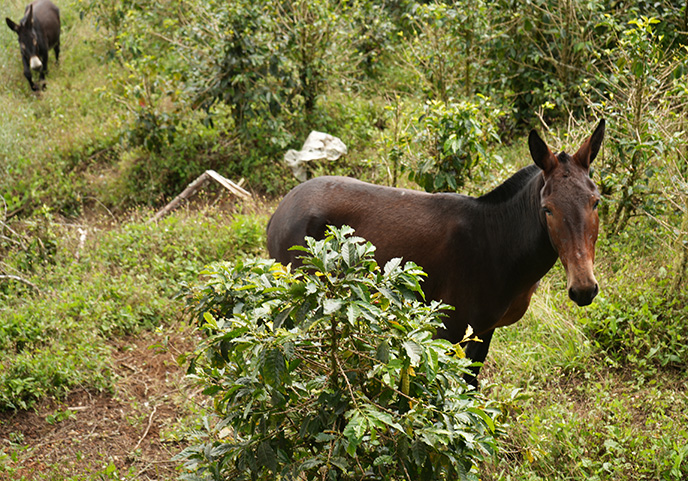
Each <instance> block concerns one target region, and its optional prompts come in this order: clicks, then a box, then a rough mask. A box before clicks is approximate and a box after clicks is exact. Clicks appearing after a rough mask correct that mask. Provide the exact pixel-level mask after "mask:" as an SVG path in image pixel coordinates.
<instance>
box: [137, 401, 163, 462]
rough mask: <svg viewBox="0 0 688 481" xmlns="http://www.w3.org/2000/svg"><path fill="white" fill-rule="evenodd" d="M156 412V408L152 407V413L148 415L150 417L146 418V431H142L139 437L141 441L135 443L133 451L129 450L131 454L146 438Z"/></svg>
mask: <svg viewBox="0 0 688 481" xmlns="http://www.w3.org/2000/svg"><path fill="white" fill-rule="evenodd" d="M157 410H158V406H153V411H152V412H151V413H150V416H148V426H146V430H145V431H144V433H143V436H141V439H139V442H138V443H136V446H134V449H132V450H131V452H132V453H133V452H135V451H136V450H137V449H139V446H140V445H141V442H142V441H143V440H144V439H145V438H146V436H148V431H150V428H151V425H152V424H153V416H155V411H157Z"/></svg>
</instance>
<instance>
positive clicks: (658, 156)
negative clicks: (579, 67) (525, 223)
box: [588, 17, 688, 234]
mask: <svg viewBox="0 0 688 481" xmlns="http://www.w3.org/2000/svg"><path fill="white" fill-rule="evenodd" d="M660 23H661V22H660V20H659V19H656V18H647V17H640V18H637V19H633V20H631V21H629V22H628V25H627V26H625V27H624V26H622V25H619V24H617V23H616V21H615V20H614V18H613V17H608V18H607V20H606V22H605V25H607V27H608V28H609V29H610V30H612V31H614V32H615V33H616V34H617V35H618V39H617V41H616V43H615V46H614V48H612V49H611V51H610V52H608V57H607V58H608V62H609V63H608V65H607V68H605V69H604V70H603V71H601V72H599V73H598V78H597V81H598V82H599V84H600V87H599V88H600V89H603V92H599V91H598V92H596V94H597V97H595V98H599V101H594V100H593V99H592V98H589V100H588V101H589V103H590V105H591V107H592V108H593V110H594V111H596V112H597V114H598V115H599V116H601V117H605V118H606V119H607V120H608V122H609V125H610V127H611V128H610V129H608V132H607V140H606V144H607V145H608V148H609V154H610V155H605V156H603V157H602V158H601V159H600V162H598V164H599V173H600V190H601V192H602V194H603V195H605V196H606V197H607V198H608V199H611V200H613V202H614V203H613V207H614V208H613V209H610V206H609V205H608V206H604V207H603V209H602V214H603V221H604V222H605V224H606V225H607V229H608V232H609V233H611V234H614V233H618V232H620V231H622V230H623V229H624V228H625V227H626V225H627V224H628V221H629V219H630V218H631V216H633V215H635V214H636V212H637V211H639V210H646V211H649V212H653V213H655V212H657V208H658V207H660V206H658V205H657V204H658V199H657V195H656V193H655V192H654V189H653V186H652V185H651V182H652V178H653V176H654V175H655V174H656V173H657V172H658V169H660V168H661V167H662V164H661V162H662V160H663V158H666V157H668V156H670V155H671V154H672V153H673V152H675V151H678V150H680V149H681V146H682V145H683V143H684V142H683V140H682V139H681V136H680V135H679V136H676V135H675V134H676V133H678V132H681V131H682V130H683V129H684V128H685V125H684V122H683V120H682V118H681V116H680V115H679V116H678V117H677V114H678V112H680V111H682V110H684V109H685V107H684V105H685V100H686V93H685V87H684V86H685V82H686V73H687V71H686V68H685V64H686V59H688V50H686V49H683V50H675V49H671V48H670V47H667V46H664V45H663V44H662V42H661V39H662V36H661V35H660V34H659V33H658V32H657V26H658V25H659V24H660ZM660 204H661V203H660Z"/></svg>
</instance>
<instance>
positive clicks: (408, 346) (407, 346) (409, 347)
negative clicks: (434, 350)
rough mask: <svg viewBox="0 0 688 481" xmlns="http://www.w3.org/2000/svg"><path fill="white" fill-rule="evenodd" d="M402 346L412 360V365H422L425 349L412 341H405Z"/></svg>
mask: <svg viewBox="0 0 688 481" xmlns="http://www.w3.org/2000/svg"><path fill="white" fill-rule="evenodd" d="M402 346H403V347H404V350H405V351H406V355H407V356H408V357H409V359H410V360H411V365H412V366H414V367H415V366H418V364H419V363H420V359H421V356H422V355H423V348H422V347H421V346H420V345H418V343H417V342H416V341H414V340H412V339H406V340H404V342H403V343H402Z"/></svg>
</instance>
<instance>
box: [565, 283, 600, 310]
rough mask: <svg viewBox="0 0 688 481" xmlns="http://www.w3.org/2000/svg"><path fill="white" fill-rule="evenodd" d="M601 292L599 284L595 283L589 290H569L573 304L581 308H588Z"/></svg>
mask: <svg viewBox="0 0 688 481" xmlns="http://www.w3.org/2000/svg"><path fill="white" fill-rule="evenodd" d="M599 292H600V286H599V284H597V283H595V284H593V285H592V286H591V287H587V288H573V287H571V288H569V297H570V298H571V300H572V301H573V302H575V303H576V304H578V305H579V306H581V307H583V306H588V305H590V304H591V303H592V300H593V299H595V296H596V295H597V294H598V293H599Z"/></svg>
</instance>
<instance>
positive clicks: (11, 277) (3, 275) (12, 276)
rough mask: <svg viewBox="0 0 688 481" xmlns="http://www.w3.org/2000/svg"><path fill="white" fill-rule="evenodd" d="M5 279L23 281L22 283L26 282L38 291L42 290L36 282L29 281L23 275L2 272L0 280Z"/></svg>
mask: <svg viewBox="0 0 688 481" xmlns="http://www.w3.org/2000/svg"><path fill="white" fill-rule="evenodd" d="M3 279H9V280H12V281H17V282H22V283H24V284H26V285H27V286H30V287H32V288H33V289H35V290H36V291H37V292H41V290H40V289H39V288H38V286H37V285H36V284H34V283H33V282H31V281H27V280H26V279H24V278H23V277H19V276H15V275H12V274H0V280H3Z"/></svg>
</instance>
